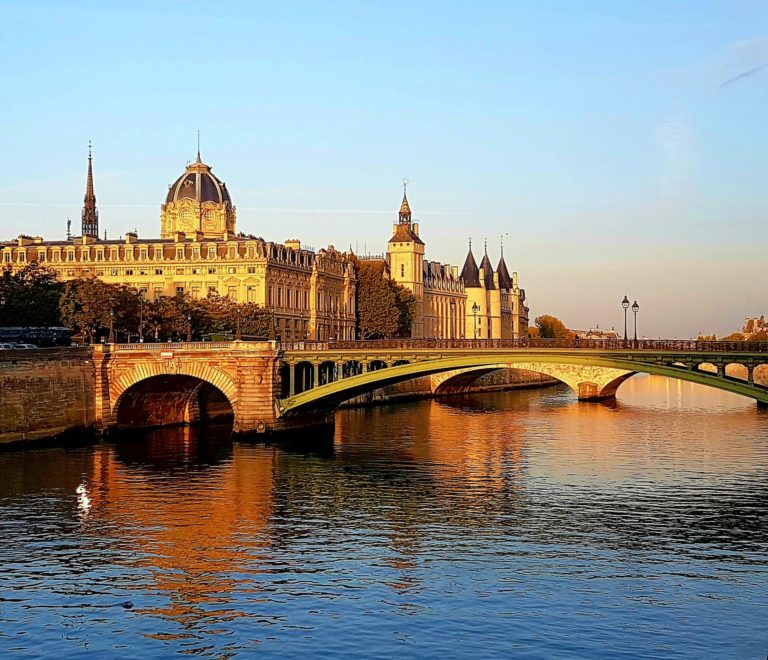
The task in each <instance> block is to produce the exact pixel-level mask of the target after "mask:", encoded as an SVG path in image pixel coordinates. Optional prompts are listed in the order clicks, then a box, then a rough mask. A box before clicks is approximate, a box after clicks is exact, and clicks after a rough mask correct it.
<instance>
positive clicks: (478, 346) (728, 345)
mask: <svg viewBox="0 0 768 660" xmlns="http://www.w3.org/2000/svg"><path fill="white" fill-rule="evenodd" d="M279 347H280V349H281V350H285V351H307V352H315V351H365V350H397V351H408V350H423V349H432V350H439V349H445V350H449V349H459V350H492V349H520V348H529V349H530V348H534V349H584V350H601V351H613V350H616V351H626V350H634V351H672V352H678V351H679V352H686V353H687V352H691V351H695V352H704V353H713V352H716V353H721V352H722V353H768V342H766V341H700V340H693V339H638V340H632V339H629V340H627V341H624V340H623V339H368V340H359V341H293V342H282V343H280V345H279Z"/></svg>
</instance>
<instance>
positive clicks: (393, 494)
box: [0, 376, 768, 659]
mask: <svg viewBox="0 0 768 660" xmlns="http://www.w3.org/2000/svg"><path fill="white" fill-rule="evenodd" d="M766 622H768V413H766V412H765V411H757V410H756V408H755V405H754V403H753V402H751V401H749V400H747V399H743V398H739V397H737V396H735V395H731V394H728V393H724V392H719V391H716V390H711V389H707V388H704V387H701V386H696V385H692V384H687V383H682V382H676V381H669V380H666V379H664V378H660V377H647V376H638V377H635V378H633V379H630V380H629V381H628V382H627V383H625V384H624V385H623V386H622V388H621V389H620V390H619V397H618V401H617V403H616V405H615V406H612V407H609V406H606V405H602V404H584V403H582V404H580V403H578V402H577V401H576V400H575V399H574V397H573V395H572V394H571V393H570V391H569V390H568V389H567V388H564V387H556V388H548V389H542V390H527V391H516V392H508V393H497V394H487V395H478V396H472V397H466V398H460V399H456V400H451V401H421V402H413V403H400V404H397V405H392V406H382V407H376V408H367V409H350V410H345V411H342V412H339V413H338V414H337V418H336V429H335V435H334V437H333V438H332V440H328V439H326V440H322V439H320V438H317V439H315V440H314V441H313V440H312V439H308V444H307V446H301V447H297V446H294V447H280V446H275V445H268V446H265V445H263V444H250V443H241V442H235V443H233V442H232V440H231V437H230V434H229V432H228V430H227V429H226V428H222V427H210V428H208V429H205V430H198V429H190V428H175V429H166V430H160V431H154V432H151V433H148V434H136V435H134V436H131V437H126V438H123V439H121V440H120V441H107V442H100V443H98V444H95V445H94V444H90V445H88V444H85V445H83V446H80V447H75V448H67V449H63V448H42V449H31V450H24V451H6V452H2V453H0V650H2V651H3V654H4V657H7V656H8V654H9V653H12V652H15V653H18V654H19V655H21V656H25V655H26V656H30V657H31V656H46V655H47V656H56V657H57V658H68V657H72V658H84V657H141V658H152V657H167V656H169V655H175V654H184V655H196V656H201V657H216V658H225V657H226V658H229V657H253V656H256V655H258V656H263V657H286V656H298V655H304V656H312V657H338V656H349V655H364V656H366V657H370V658H376V657H382V658H383V657H393V656H411V657H413V656H418V657H459V656H473V657H474V658H483V657H500V656H509V655H515V656H517V655H519V656H523V657H530V658H551V657H583V658H595V657H628V658H629V657H633V658H634V657H650V656H653V657H675V658H697V659H700V658H708V657H711V658H725V657H729V658H764V657H766V652H768V625H766Z"/></svg>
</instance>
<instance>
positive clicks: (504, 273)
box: [496, 252, 512, 289]
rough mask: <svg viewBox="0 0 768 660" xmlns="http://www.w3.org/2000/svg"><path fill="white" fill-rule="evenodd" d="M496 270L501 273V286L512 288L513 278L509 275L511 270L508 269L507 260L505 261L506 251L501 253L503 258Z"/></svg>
mask: <svg viewBox="0 0 768 660" xmlns="http://www.w3.org/2000/svg"><path fill="white" fill-rule="evenodd" d="M496 272H497V273H498V274H499V288H500V289H511V288H512V278H511V277H510V276H509V270H508V269H507V262H506V261H504V253H503V252H502V253H501V259H499V265H498V267H497V268H496Z"/></svg>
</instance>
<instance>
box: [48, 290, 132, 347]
mask: <svg viewBox="0 0 768 660" xmlns="http://www.w3.org/2000/svg"><path fill="white" fill-rule="evenodd" d="M138 310H139V292H138V291H136V290H135V289H132V288H130V287H127V286H124V285H116V284H107V283H105V282H102V281H101V280H98V279H96V278H95V277H92V278H86V279H76V280H70V281H68V282H66V283H65V285H64V291H63V293H62V296H61V301H60V303H59V311H60V313H61V321H62V323H63V324H64V325H66V326H67V327H69V328H72V329H73V330H77V331H78V332H80V334H81V335H83V336H86V335H87V336H88V338H89V339H90V341H91V342H93V341H94V339H95V338H96V337H98V336H106V335H107V334H108V333H109V329H110V326H111V325H112V324H114V329H115V335H116V336H120V335H122V336H127V335H129V334H138V325H139V321H138ZM112 312H114V316H113V315H112Z"/></svg>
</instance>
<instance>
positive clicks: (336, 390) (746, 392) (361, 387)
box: [278, 350, 768, 414]
mask: <svg viewBox="0 0 768 660" xmlns="http://www.w3.org/2000/svg"><path fill="white" fill-rule="evenodd" d="M673 361H674V360H673ZM503 367H510V368H518V369H529V370H530V371H538V372H540V373H548V374H549V375H552V376H554V377H555V378H558V379H559V380H562V381H563V382H566V383H567V384H569V385H570V386H571V387H572V388H573V389H574V390H576V391H577V392H578V393H579V396H580V398H591V397H593V396H595V394H597V396H598V398H599V397H600V396H610V395H611V394H615V392H616V390H617V389H618V387H619V386H620V385H621V383H623V382H624V381H625V380H627V378H629V377H631V376H632V375H634V374H635V373H639V372H642V373H648V374H655V375H659V376H666V377H670V378H677V379H680V380H686V381H689V382H693V383H697V384H700V385H707V386H710V387H715V388H719V389H722V390H726V391H730V392H733V393H735V394H741V395H743V396H747V397H750V398H753V399H755V400H757V401H758V402H760V403H761V404H766V403H768V388H766V387H761V386H759V385H755V384H753V383H752V382H745V381H742V380H739V379H735V378H723V377H721V375H719V374H718V373H717V369H716V368H715V369H716V371H715V372H711V371H708V370H702V369H699V368H697V367H698V364H697V365H696V367H694V368H689V367H687V366H673V365H672V364H671V363H666V362H657V361H641V360H637V359H633V358H632V357H628V356H625V355H617V356H611V355H604V354H603V355H595V354H594V353H590V352H588V351H574V352H568V353H565V352H557V351H551V350H550V351H541V352H537V353H535V354H534V353H532V352H521V351H518V352H516V351H514V350H513V351H510V352H508V353H504V352H496V353H495V354H493V355H489V354H485V355H484V354H482V353H481V352H477V353H463V354H459V355H455V356H445V355H443V356H440V357H437V358H434V359H422V360H420V361H414V362H412V363H410V364H406V365H401V366H397V367H395V366H392V367H389V368H382V369H380V370H377V371H367V372H365V373H363V374H360V375H357V376H352V377H349V378H344V379H341V380H339V381H337V382H335V383H331V384H329V385H325V386H323V387H319V388H315V389H313V390H311V391H307V392H304V393H302V394H301V395H297V396H294V397H289V398H288V399H283V400H281V401H279V402H278V408H279V409H280V411H281V414H291V413H293V412H294V411H299V410H331V409H333V408H335V407H336V406H337V405H338V404H339V403H341V402H342V401H345V400H347V399H349V398H352V397H354V396H358V395H360V394H365V393H367V392H370V391H372V390H374V389H378V388H381V387H384V386H386V385H393V384H396V383H399V382H403V381H406V380H410V379H412V378H416V377H418V376H429V375H434V374H440V373H443V372H450V371H457V370H468V369H486V370H488V371H492V370H494V369H498V368H503ZM590 368H591V369H594V370H595V377H594V378H588V377H585V375H586V374H587V373H588V371H589V369H590ZM569 372H572V373H573V374H574V376H575V377H578V378H580V379H581V380H580V381H576V382H575V383H574V381H573V380H572V379H571V378H570V376H569V375H568V374H569ZM577 374H578V375H577ZM598 375H599V378H598ZM569 380H570V381H571V382H569Z"/></svg>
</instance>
